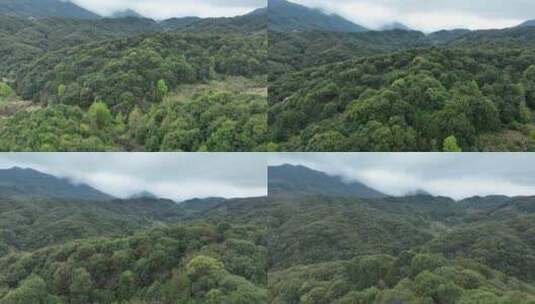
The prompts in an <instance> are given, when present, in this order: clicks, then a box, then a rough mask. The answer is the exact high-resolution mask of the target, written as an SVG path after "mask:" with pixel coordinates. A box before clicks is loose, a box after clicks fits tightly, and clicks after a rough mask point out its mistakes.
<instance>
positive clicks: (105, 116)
mask: <svg viewBox="0 0 535 304" xmlns="http://www.w3.org/2000/svg"><path fill="white" fill-rule="evenodd" d="M88 115H89V119H90V121H91V124H92V126H93V127H95V128H97V129H105V128H106V127H108V126H109V125H110V124H111V123H112V115H111V113H110V111H109V110H108V106H107V105H106V103H104V102H102V101H95V102H94V103H93V104H92V105H91V107H89V110H88Z"/></svg>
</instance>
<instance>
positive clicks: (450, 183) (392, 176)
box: [268, 153, 535, 199]
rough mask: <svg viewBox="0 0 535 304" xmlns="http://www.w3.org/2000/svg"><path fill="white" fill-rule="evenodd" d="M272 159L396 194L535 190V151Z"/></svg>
mask: <svg viewBox="0 0 535 304" xmlns="http://www.w3.org/2000/svg"><path fill="white" fill-rule="evenodd" d="M268 163H269V164H270V165H281V164H286V163H288V164H294V165H304V166H307V167H310V168H312V169H316V170H320V171H323V172H327V173H329V174H334V175H340V176H343V177H345V178H346V179H347V180H358V181H360V182H363V183H365V184H366V185H368V186H370V187H372V188H375V189H377V190H379V191H382V192H383V193H387V194H389V195H394V196H401V195H406V194H410V193H414V192H416V191H422V190H423V191H425V192H428V193H430V194H433V195H437V196H447V197H451V198H454V199H463V198H467V197H471V196H477V195H479V196H487V195H507V196H523V195H535V154H527V153H522V154H515V153H499V154H496V153H477V154H472V153H466V154H464V153H461V154H458V153H453V154H448V153H281V154H279V155H275V154H273V155H271V157H270V159H269V161H268Z"/></svg>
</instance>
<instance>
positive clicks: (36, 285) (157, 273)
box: [0, 224, 267, 304]
mask: <svg viewBox="0 0 535 304" xmlns="http://www.w3.org/2000/svg"><path fill="white" fill-rule="evenodd" d="M229 229H230V230H233V229H240V227H238V226H231V227H229ZM228 241H230V240H227V239H224V238H223V239H219V240H217V236H216V233H215V226H212V225H208V224H191V225H178V226H177V225H171V226H166V227H160V228H156V229H151V230H146V231H144V232H139V233H136V234H135V235H133V236H129V237H116V238H111V239H100V240H91V239H87V240H81V241H78V242H74V243H68V244H65V245H62V246H56V247H49V248H46V249H44V250H40V251H36V252H34V253H31V254H17V255H11V256H8V257H6V258H3V259H0V265H2V267H3V270H2V272H1V273H2V278H3V279H2V281H1V283H2V284H4V283H7V284H8V286H18V287H16V288H9V287H8V293H7V295H6V296H2V295H0V303H2V304H3V303H6V304H12V303H13V304H18V303H21V304H22V303H50V302H49V301H48V300H47V299H58V300H60V301H61V302H62V303H93V302H97V303H118V302H120V303H126V302H128V303H135V302H136V301H147V302H149V303H151V302H154V301H158V302H161V303H176V302H177V301H178V302H181V303H184V302H187V303H189V302H192V303H212V302H213V303H220V301H222V302H224V303H244V304H245V303H267V292H266V289H265V285H264V284H265V283H263V284H261V283H257V284H255V283H254V282H251V281H249V280H247V279H246V278H244V277H241V276H240V275H238V274H235V273H233V271H232V270H231V269H227V266H226V265H225V264H224V263H223V262H221V260H220V259H222V258H223V257H224V256H226V255H232V256H236V258H239V257H243V258H246V257H247V256H248V255H258V254H260V255H265V254H266V251H265V249H262V247H261V246H255V245H254V244H253V243H250V242H251V241H252V240H249V239H246V238H244V239H242V240H241V242H244V243H250V244H251V245H252V247H251V248H254V250H253V251H252V252H231V253H230V252H228V253H227V252H226V251H225V250H224V248H225V247H226V242H228ZM205 254H206V255H205ZM263 260H264V261H265V260H266V259H265V258H264V259H263ZM39 261H43V264H41V265H39V264H40V262H39ZM257 267H259V269H258V270H255V271H258V272H264V274H265V273H266V264H258V265H257ZM31 273H33V274H31ZM30 274H31V275H30ZM110 278H117V279H114V280H110ZM45 280H46V281H47V282H48V284H45ZM214 301H216V302H214ZM52 303H55V302H52ZM57 303H60V302H59V301H58V302H57Z"/></svg>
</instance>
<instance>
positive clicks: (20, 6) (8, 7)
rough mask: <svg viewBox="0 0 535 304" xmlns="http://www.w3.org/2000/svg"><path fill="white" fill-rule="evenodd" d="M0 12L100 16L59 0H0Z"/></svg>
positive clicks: (30, 15)
mask: <svg viewBox="0 0 535 304" xmlns="http://www.w3.org/2000/svg"><path fill="white" fill-rule="evenodd" d="M0 14H5V15H12V16H19V17H36V18H42V17H63V18H75V19H97V18H100V16H99V15H97V14H95V13H93V12H91V11H88V10H86V9H84V8H82V7H79V6H77V5H76V4H74V3H72V2H70V1H61V0H0Z"/></svg>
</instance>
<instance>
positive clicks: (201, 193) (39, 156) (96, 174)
mask: <svg viewBox="0 0 535 304" xmlns="http://www.w3.org/2000/svg"><path fill="white" fill-rule="evenodd" d="M266 164H267V160H266V157H265V156H262V154H255V153H235V154H232V153H0V168H2V169H6V168H10V167H13V166H19V167H25V168H28V167H29V168H33V169H36V170H39V171H42V172H45V173H49V174H53V175H56V176H62V177H68V178H71V179H73V180H76V181H78V182H85V183H87V184H89V185H91V186H93V187H95V188H97V189H99V190H101V191H104V192H106V193H109V194H112V195H114V196H117V197H126V196H130V195H132V194H135V193H139V192H141V191H150V192H152V193H154V194H156V195H159V196H161V197H164V198H169V199H174V200H177V201H178V200H185V199H190V198H202V197H213V196H216V197H227V198H232V197H253V196H265V195H267V185H266V184H267V180H266V179H267V176H266V175H267V174H266Z"/></svg>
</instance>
